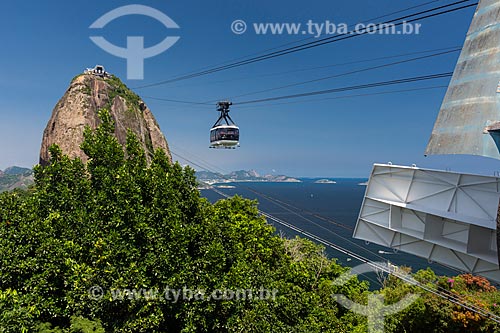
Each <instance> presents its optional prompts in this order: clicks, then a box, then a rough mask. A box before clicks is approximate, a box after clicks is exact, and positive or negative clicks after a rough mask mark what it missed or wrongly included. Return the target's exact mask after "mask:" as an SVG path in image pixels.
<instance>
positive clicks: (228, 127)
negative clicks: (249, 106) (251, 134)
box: [210, 101, 240, 149]
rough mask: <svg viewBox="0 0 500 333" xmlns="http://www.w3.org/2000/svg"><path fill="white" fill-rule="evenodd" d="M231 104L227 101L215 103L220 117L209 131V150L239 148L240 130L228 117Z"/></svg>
mask: <svg viewBox="0 0 500 333" xmlns="http://www.w3.org/2000/svg"><path fill="white" fill-rule="evenodd" d="M232 104H233V103H231V102H229V101H221V102H218V103H217V111H219V112H220V116H219V119H217V121H216V122H215V124H214V125H213V126H212V128H211V129H210V148H226V149H235V148H236V147H239V146H240V142H239V140H240V129H239V127H238V126H236V124H235V123H234V121H233V120H232V119H231V117H230V116H229V106H230V105H232Z"/></svg>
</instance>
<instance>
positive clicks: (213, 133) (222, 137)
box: [210, 125, 240, 148]
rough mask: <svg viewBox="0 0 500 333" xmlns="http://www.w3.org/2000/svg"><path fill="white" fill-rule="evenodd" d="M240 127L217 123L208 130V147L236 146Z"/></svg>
mask: <svg viewBox="0 0 500 333" xmlns="http://www.w3.org/2000/svg"><path fill="white" fill-rule="evenodd" d="M239 140H240V129H239V128H238V126H235V125H219V126H216V127H213V128H212V129H211V130H210V148H236V147H237V146H239Z"/></svg>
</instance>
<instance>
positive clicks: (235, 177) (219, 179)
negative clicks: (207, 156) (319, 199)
mask: <svg viewBox="0 0 500 333" xmlns="http://www.w3.org/2000/svg"><path fill="white" fill-rule="evenodd" d="M196 178H198V181H199V182H201V183H204V184H208V185H212V184H219V183H234V182H279V183H300V182H301V180H299V179H296V178H293V177H288V176H284V175H259V174H258V173H257V171H255V170H249V171H246V170H240V171H233V172H231V173H228V174H226V175H224V174H222V173H215V172H209V171H196Z"/></svg>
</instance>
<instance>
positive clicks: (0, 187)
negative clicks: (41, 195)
mask: <svg viewBox="0 0 500 333" xmlns="http://www.w3.org/2000/svg"><path fill="white" fill-rule="evenodd" d="M196 178H197V179H198V181H199V182H200V185H201V187H204V186H210V185H213V184H221V183H236V182H276V183H300V182H301V180H299V179H297V178H293V177H288V176H285V175H260V174H259V173H257V171H255V170H248V171H246V170H239V171H233V172H231V173H228V174H225V175H224V174H222V173H215V172H209V171H197V172H196ZM33 183H34V179H33V170H31V169H29V168H21V167H18V166H13V167H9V168H7V169H5V170H4V171H1V170H0V192H4V191H11V190H13V189H16V188H20V189H26V188H28V187H29V186H30V185H32V184H33Z"/></svg>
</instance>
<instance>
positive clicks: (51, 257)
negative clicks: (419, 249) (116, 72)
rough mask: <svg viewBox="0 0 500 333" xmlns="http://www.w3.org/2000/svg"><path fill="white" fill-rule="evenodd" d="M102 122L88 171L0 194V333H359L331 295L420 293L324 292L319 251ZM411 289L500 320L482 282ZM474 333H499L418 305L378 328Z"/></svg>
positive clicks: (62, 160)
mask: <svg viewBox="0 0 500 333" xmlns="http://www.w3.org/2000/svg"><path fill="white" fill-rule="evenodd" d="M100 118H101V125H100V126H99V127H98V128H97V129H96V130H91V129H89V128H87V129H86V130H85V140H84V142H83V144H82V146H81V148H82V149H83V150H84V152H85V154H86V155H87V156H88V157H89V160H88V163H87V164H84V163H82V161H81V160H79V159H70V158H69V157H67V156H65V155H63V154H62V152H61V150H60V149H59V148H58V147H57V146H52V147H51V148H50V154H51V159H50V163H49V165H47V166H45V167H40V166H37V167H35V186H34V187H33V188H32V189H30V190H29V191H27V192H20V191H15V192H8V193H2V194H0V332H5V333H7V332H16V333H17V332H44V333H48V332H54V333H57V332H59V333H62V332H84V333H87V332H366V331H367V327H368V326H367V321H366V318H365V317H363V316H361V315H357V314H355V313H353V312H351V311H349V310H347V309H345V308H343V307H342V306H341V305H339V304H337V302H336V301H335V299H334V298H333V297H332V295H334V294H344V295H346V297H348V298H349V299H351V300H353V301H356V302H360V303H363V302H365V303H366V300H367V297H368V295H369V294H370V293H378V294H383V295H384V297H385V299H386V302H389V303H392V302H396V301H398V300H399V299H400V298H401V297H402V296H404V295H405V294H407V293H409V292H420V291H418V290H416V288H415V287H413V286H409V285H407V284H404V283H402V282H400V281H397V280H394V279H391V278H389V279H387V280H386V281H385V284H384V288H382V289H381V290H377V291H374V292H370V291H369V290H368V284H367V283H366V282H361V281H359V280H357V279H356V278H352V279H351V280H349V281H348V282H347V283H346V284H344V285H342V286H336V285H334V284H332V281H333V280H335V279H336V278H337V277H338V276H340V275H341V274H342V273H343V272H345V271H346V268H344V267H341V266H340V265H338V264H337V263H336V262H335V260H332V259H328V258H327V257H326V255H325V254H324V252H323V249H322V248H321V247H319V246H318V245H316V244H314V243H313V242H311V241H308V240H305V239H301V238H295V239H284V238H281V237H279V236H278V235H276V232H275V229H274V228H273V227H272V226H270V225H269V224H267V223H266V221H265V219H264V218H263V217H262V216H261V215H260V214H259V212H258V209H257V202H255V201H250V200H247V199H244V198H241V197H238V196H236V197H234V198H231V199H227V200H220V201H218V202H216V203H215V204H211V203H209V202H208V201H207V200H205V199H204V198H201V197H200V194H199V191H198V190H197V189H196V185H197V182H196V179H195V176H194V171H193V170H192V169H191V168H189V167H184V168H183V167H181V166H180V165H179V164H178V163H175V164H171V163H170V162H169V160H168V157H167V156H166V154H165V152H163V151H162V150H157V151H156V152H155V153H154V156H153V157H152V159H151V163H150V164H149V165H148V164H147V162H146V157H145V153H144V151H143V150H142V148H141V145H140V143H139V141H138V140H137V138H136V137H135V136H134V135H133V134H132V133H130V132H129V135H128V137H127V144H126V147H125V149H124V148H123V147H122V146H121V145H120V144H119V143H118V141H117V140H116V138H115V137H114V136H113V133H114V124H113V121H112V119H111V117H110V115H109V113H108V112H107V111H106V110H103V111H101V112H100ZM415 276H416V278H418V279H420V280H421V281H425V283H428V284H429V285H431V286H433V287H435V288H438V287H441V288H448V289H449V290H453V291H454V292H457V293H461V294H464V295H466V296H465V297H470V298H471V299H473V300H474V302H479V303H481V304H482V305H484V306H486V307H489V308H491V309H492V310H493V311H496V313H500V312H499V311H498V309H497V305H496V303H495V302H498V303H499V304H500V299H499V298H498V293H497V292H496V290H495V289H494V288H493V287H491V286H489V284H487V282H485V281H480V280H478V279H477V278H475V277H471V276H470V277H468V276H462V277H458V278H456V279H455V280H453V281H454V283H453V285H451V284H450V282H448V280H443V279H444V278H440V277H437V276H435V274H434V273H433V272H432V271H430V270H427V271H421V272H418V273H417V274H415ZM241 291H245V292H246V294H238V295H236V294H235V293H240V292H241ZM180 292H182V297H181V294H180ZM476 294H480V295H481V297H479V298H478V297H476V296H475V295H476ZM208 296H217V297H208ZM257 296H259V297H257ZM263 296H266V297H263ZM471 328H474V329H477V330H480V331H484V332H495V331H497V330H499V329H500V328H499V327H498V326H495V325H493V324H492V323H491V322H490V321H487V320H486V319H484V318H480V317H477V316H475V315H474V314H471V313H467V311H465V310H463V309H460V308H454V307H453V306H452V305H450V304H447V303H446V301H445V300H441V299H437V298H436V297H433V296H432V295H427V294H421V297H420V298H419V300H418V301H417V302H415V303H414V304H412V305H411V306H410V307H408V308H407V309H405V310H404V311H402V312H401V313H398V314H396V315H393V316H391V317H390V318H388V320H387V321H386V328H385V329H386V331H387V332H410V331H411V332H413V331H415V332H416V331H424V330H426V331H428V332H466V331H468V330H470V329H471Z"/></svg>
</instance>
